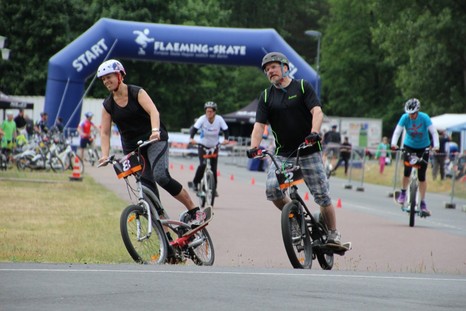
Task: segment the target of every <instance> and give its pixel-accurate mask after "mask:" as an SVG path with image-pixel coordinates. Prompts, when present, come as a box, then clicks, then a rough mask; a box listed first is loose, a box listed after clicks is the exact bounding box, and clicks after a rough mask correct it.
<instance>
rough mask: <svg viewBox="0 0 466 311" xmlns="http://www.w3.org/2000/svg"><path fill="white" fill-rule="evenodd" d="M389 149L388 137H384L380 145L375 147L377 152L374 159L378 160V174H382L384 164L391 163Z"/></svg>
mask: <svg viewBox="0 0 466 311" xmlns="http://www.w3.org/2000/svg"><path fill="white" fill-rule="evenodd" d="M390 149H391V146H390V144H389V142H388V137H386V136H384V137H383V138H382V141H381V142H380V144H379V145H378V146H377V150H376V152H375V158H376V159H378V160H379V173H380V174H383V171H384V169H385V164H387V162H388V161H391V157H390Z"/></svg>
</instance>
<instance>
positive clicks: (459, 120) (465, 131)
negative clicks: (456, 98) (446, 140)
mask: <svg viewBox="0 0 466 311" xmlns="http://www.w3.org/2000/svg"><path fill="white" fill-rule="evenodd" d="M431 120H432V123H433V124H434V126H435V127H436V128H437V129H439V130H446V131H447V132H460V133H461V138H460V150H461V153H464V151H465V150H466V114H465V113H445V114H442V115H439V116H435V117H432V118H431Z"/></svg>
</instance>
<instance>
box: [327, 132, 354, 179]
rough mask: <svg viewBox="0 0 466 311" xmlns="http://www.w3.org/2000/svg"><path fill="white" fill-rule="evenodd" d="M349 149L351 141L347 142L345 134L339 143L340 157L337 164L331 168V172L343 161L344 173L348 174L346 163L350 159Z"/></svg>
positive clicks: (347, 163)
mask: <svg viewBox="0 0 466 311" xmlns="http://www.w3.org/2000/svg"><path fill="white" fill-rule="evenodd" d="M351 149H352V146H351V143H350V142H349V138H348V137H347V136H345V139H344V140H343V143H342V144H341V145H340V158H339V160H338V162H337V165H336V166H335V168H334V169H333V170H332V173H335V172H336V170H337V168H338V167H339V166H340V165H341V163H344V164H345V175H347V174H348V165H349V161H350V159H351Z"/></svg>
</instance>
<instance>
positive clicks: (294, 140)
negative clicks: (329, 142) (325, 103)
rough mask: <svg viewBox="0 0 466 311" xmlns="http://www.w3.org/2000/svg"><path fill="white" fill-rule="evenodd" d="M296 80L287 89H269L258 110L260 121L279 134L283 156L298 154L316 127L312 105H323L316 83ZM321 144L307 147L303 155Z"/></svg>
mask: <svg viewBox="0 0 466 311" xmlns="http://www.w3.org/2000/svg"><path fill="white" fill-rule="evenodd" d="M302 87H303V88H301V81H297V80H292V81H291V83H290V84H289V85H288V86H287V87H286V88H284V89H278V88H276V87H274V86H272V87H270V88H269V89H267V90H266V91H267V101H265V92H262V94H261V97H260V98H259V104H258V106H257V112H256V122H259V123H263V124H267V123H270V126H271V127H272V131H273V134H274V138H275V145H276V147H277V154H278V155H281V156H286V157H287V156H292V155H293V156H295V155H296V154H294V152H295V151H296V149H297V148H298V147H299V145H300V144H301V143H303V142H304V140H305V138H306V136H307V135H309V133H310V132H311V129H312V114H311V111H310V110H311V109H312V108H314V107H316V106H321V104H320V102H319V100H318V99H317V96H316V93H315V92H314V89H313V88H312V86H311V85H310V84H309V83H308V82H307V81H303V84H302ZM319 150H320V145H319V144H315V145H314V146H313V147H310V148H306V149H304V150H302V152H300V154H302V155H306V154H311V153H313V152H316V151H319Z"/></svg>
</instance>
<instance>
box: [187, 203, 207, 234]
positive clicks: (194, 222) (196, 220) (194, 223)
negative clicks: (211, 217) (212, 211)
mask: <svg viewBox="0 0 466 311" xmlns="http://www.w3.org/2000/svg"><path fill="white" fill-rule="evenodd" d="M196 209H197V210H196V212H195V214H194V215H193V213H192V212H188V213H187V214H189V215H190V216H191V217H190V218H191V219H190V220H189V221H188V222H187V223H188V225H191V228H193V229H194V228H196V227H198V226H200V225H201V224H202V223H203V222H204V221H205V219H206V213H204V211H201V210H200V209H199V208H196ZM193 211H194V210H193Z"/></svg>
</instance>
